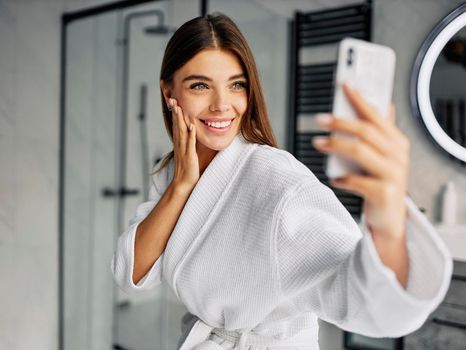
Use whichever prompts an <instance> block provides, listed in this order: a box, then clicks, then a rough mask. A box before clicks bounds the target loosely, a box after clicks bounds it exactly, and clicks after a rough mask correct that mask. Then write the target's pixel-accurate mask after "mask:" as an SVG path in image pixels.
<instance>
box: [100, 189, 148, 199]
mask: <svg viewBox="0 0 466 350" xmlns="http://www.w3.org/2000/svg"><path fill="white" fill-rule="evenodd" d="M139 192H140V191H139V189H138V188H125V187H123V188H120V189H119V190H114V189H112V188H109V187H105V188H103V189H102V196H104V197H127V196H137V195H138V194H139Z"/></svg>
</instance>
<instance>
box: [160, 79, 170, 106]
mask: <svg viewBox="0 0 466 350" xmlns="http://www.w3.org/2000/svg"><path fill="white" fill-rule="evenodd" d="M160 89H161V90H162V94H163V98H164V100H165V104H166V105H168V99H169V98H171V97H172V89H171V87H170V86H169V84H166V83H165V82H164V81H163V80H160Z"/></svg>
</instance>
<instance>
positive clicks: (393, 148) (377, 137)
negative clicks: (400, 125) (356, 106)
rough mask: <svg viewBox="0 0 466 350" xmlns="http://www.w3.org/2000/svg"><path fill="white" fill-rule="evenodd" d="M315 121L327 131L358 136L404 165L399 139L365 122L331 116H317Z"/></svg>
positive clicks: (381, 152)
mask: <svg viewBox="0 0 466 350" xmlns="http://www.w3.org/2000/svg"><path fill="white" fill-rule="evenodd" d="M315 120H316V122H317V123H318V124H319V125H320V126H322V127H323V128H325V129H328V130H331V131H335V132H340V133H344V134H348V135H351V136H356V137H358V138H359V139H361V140H362V141H364V142H366V143H367V144H368V145H369V146H370V147H372V148H374V149H375V150H376V151H377V152H378V153H380V154H381V155H384V156H387V157H392V158H394V159H397V160H398V161H399V162H400V163H402V164H403V163H404V157H403V155H404V153H403V150H402V149H400V145H401V143H400V142H395V141H397V138H394V137H393V136H392V135H390V134H387V133H384V132H382V131H380V129H378V128H377V127H375V126H374V125H372V124H371V123H369V122H367V121H365V120H361V119H356V120H345V119H341V118H336V117H332V115H331V114H320V115H317V116H316V118H315Z"/></svg>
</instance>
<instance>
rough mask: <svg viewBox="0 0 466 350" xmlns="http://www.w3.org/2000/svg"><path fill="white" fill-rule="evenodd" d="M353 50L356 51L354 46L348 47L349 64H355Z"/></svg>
mask: <svg viewBox="0 0 466 350" xmlns="http://www.w3.org/2000/svg"><path fill="white" fill-rule="evenodd" d="M353 52H354V50H353V48H352V47H350V48H349V49H348V58H347V60H346V65H347V66H351V65H353Z"/></svg>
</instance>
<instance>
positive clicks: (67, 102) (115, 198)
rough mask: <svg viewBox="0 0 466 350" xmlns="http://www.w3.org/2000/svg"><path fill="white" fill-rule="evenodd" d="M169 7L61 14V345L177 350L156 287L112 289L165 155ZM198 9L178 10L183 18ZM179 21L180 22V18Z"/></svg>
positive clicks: (125, 6) (163, 293) (166, 305)
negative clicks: (125, 239)
mask: <svg viewBox="0 0 466 350" xmlns="http://www.w3.org/2000/svg"><path fill="white" fill-rule="evenodd" d="M174 7H175V5H174V2H173V1H168V0H167V1H163V0H159V1H120V2H118V3H113V4H110V5H106V6H100V7H96V8H92V9H89V10H83V11H78V12H75V13H70V14H65V15H63V18H62V19H63V20H62V44H63V46H62V104H61V140H60V141H61V151H60V264H59V266H60V289H59V299H60V332H59V335H60V348H61V349H63V350H75V349H76V350H77V349H79V350H81V349H87V350H105V349H128V350H143V349H147V350H149V349H150V350H155V349H174V348H175V347H176V343H177V341H178V338H179V337H180V335H181V329H180V319H181V317H182V315H183V314H184V313H185V312H186V310H185V308H184V306H183V305H181V304H179V302H178V301H177V300H176V298H175V297H174V296H173V294H171V292H170V290H169V289H168V287H167V286H166V285H165V284H163V285H162V286H161V287H160V288H156V289H155V290H153V291H148V292H143V293H140V294H138V295H131V296H130V295H127V294H125V293H124V292H122V291H121V290H120V289H119V288H118V287H116V286H115V285H114V283H113V279H112V275H111V270H110V261H111V258H112V255H113V250H114V247H115V242H116V240H117V239H118V237H119V235H120V234H121V233H122V232H123V231H124V230H125V228H126V227H127V225H128V222H129V219H130V218H131V217H132V216H133V215H134V213H135V212H136V207H137V205H138V204H139V203H141V202H143V201H144V200H145V199H146V198H147V195H148V192H149V181H150V172H151V170H152V166H153V165H154V164H155V163H156V162H157V160H158V159H159V158H160V157H161V156H162V155H163V154H165V153H167V152H169V151H170V150H171V142H170V139H169V138H168V136H167V132H166V130H165V126H164V122H163V118H162V113H161V99H160V90H159V82H158V79H159V69H160V65H161V61H162V57H163V53H164V48H165V45H166V43H167V41H168V39H169V38H170V36H171V35H172V34H173V32H174V30H175V29H176V28H175V26H174V25H173V23H174ZM199 10H200V5H199V3H197V2H195V1H193V2H191V5H190V6H184V10H183V14H184V16H185V17H187V18H192V17H196V16H198V15H199ZM184 20H185V19H184V18H183V21H184Z"/></svg>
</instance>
